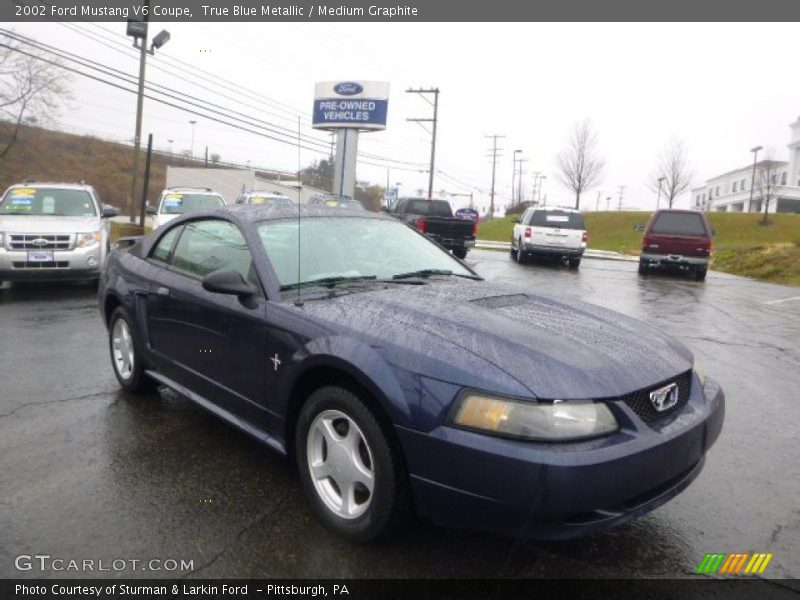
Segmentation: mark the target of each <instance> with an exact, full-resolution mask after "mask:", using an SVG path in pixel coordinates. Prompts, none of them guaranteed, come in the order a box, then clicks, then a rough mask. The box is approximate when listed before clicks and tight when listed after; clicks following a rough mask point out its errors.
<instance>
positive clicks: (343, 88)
mask: <svg viewBox="0 0 800 600" xmlns="http://www.w3.org/2000/svg"><path fill="white" fill-rule="evenodd" d="M333 91H334V92H336V93H337V94H339V95H340V96H355V95H356V94H360V93H361V92H363V91H364V86H362V85H361V84H360V83H356V82H355V81H343V82H342V83H337V84H336V85H335V86H333Z"/></svg>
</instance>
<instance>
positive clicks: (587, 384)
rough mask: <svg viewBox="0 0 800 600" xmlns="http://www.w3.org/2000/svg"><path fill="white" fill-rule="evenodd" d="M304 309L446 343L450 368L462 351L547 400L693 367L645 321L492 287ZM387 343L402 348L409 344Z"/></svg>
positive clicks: (593, 393)
mask: <svg viewBox="0 0 800 600" xmlns="http://www.w3.org/2000/svg"><path fill="white" fill-rule="evenodd" d="M305 307H306V310H308V311H310V312H311V313H316V314H317V316H319V317H323V318H325V317H328V318H329V319H330V320H331V321H334V322H338V323H340V324H341V323H345V324H346V325H344V327H347V328H348V329H350V330H351V331H352V330H359V329H361V330H363V333H364V334H366V335H369V336H372V337H375V336H376V335H377V336H378V337H380V334H379V333H378V334H376V328H375V323H386V324H389V323H402V324H404V325H406V326H407V327H408V328H409V333H408V334H407V335H425V334H427V335H435V336H437V337H438V338H440V339H442V338H443V339H445V340H447V341H448V342H449V343H450V344H452V346H453V353H452V356H451V357H449V358H450V359H451V360H452V361H458V353H459V352H460V351H461V352H463V351H468V352H471V353H473V354H475V355H477V356H480V357H482V358H483V359H484V360H486V361H488V362H490V363H491V364H493V365H494V366H495V367H497V368H499V369H501V370H502V371H504V372H506V373H507V374H508V375H510V376H511V377H513V378H514V379H516V380H517V381H518V382H520V383H521V384H522V385H524V386H525V387H526V388H528V389H529V390H530V391H531V392H532V393H533V394H534V395H535V396H536V397H538V398H543V399H544V398H546V399H564V400H568V399H579V398H611V397H616V396H621V395H624V394H627V393H630V392H633V391H636V390H639V389H642V388H646V387H650V386H652V385H653V384H656V383H659V382H662V381H664V380H666V379H669V378H671V377H674V376H676V375H678V374H680V373H684V372H686V371H687V370H689V369H691V368H692V363H693V357H692V354H691V352H690V351H689V350H688V349H687V348H686V347H685V346H684V345H683V344H681V343H680V342H678V341H676V340H674V339H672V338H670V337H668V336H666V335H664V334H662V333H660V332H658V331H657V330H655V329H654V328H652V327H650V326H649V325H647V324H646V323H643V322H641V321H637V320H635V319H631V318H629V317H627V316H625V315H623V314H620V313H617V312H614V311H610V310H607V309H604V308H601V307H598V306H594V305H592V304H587V303H584V302H577V301H564V300H559V299H555V298H552V297H548V296H543V295H538V294H530V293H526V292H525V291H522V290H519V289H517V288H513V287H509V286H505V285H499V284H494V283H488V282H480V281H475V282H473V281H468V280H457V281H454V282H450V283H438V282H437V283H431V284H429V285H425V286H412V285H409V286H400V285H398V286H396V287H392V288H391V289H388V290H381V291H374V292H364V293H353V294H347V295H342V296H339V297H336V298H332V299H329V300H321V301H311V302H308V303H306V305H305ZM326 320H327V319H326ZM386 329H387V330H391V329H392V328H386ZM415 332H416V333H415ZM390 342H391V343H393V344H395V345H397V344H402V343H403V339H402V336H396V335H394V336H393V337H392V339H391V340H390ZM415 346H417V347H418V346H419V344H415ZM433 346H434V345H432V347H433ZM435 358H436V359H438V360H441V359H442V358H443V357H441V356H437V357H435ZM454 383H459V382H454Z"/></svg>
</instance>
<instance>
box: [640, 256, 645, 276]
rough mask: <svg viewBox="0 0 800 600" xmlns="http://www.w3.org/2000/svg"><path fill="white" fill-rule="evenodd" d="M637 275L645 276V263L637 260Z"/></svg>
mask: <svg viewBox="0 0 800 600" xmlns="http://www.w3.org/2000/svg"><path fill="white" fill-rule="evenodd" d="M639 275H647V263H646V262H645V261H643V260H642V259H639Z"/></svg>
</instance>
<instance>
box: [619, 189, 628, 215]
mask: <svg viewBox="0 0 800 600" xmlns="http://www.w3.org/2000/svg"><path fill="white" fill-rule="evenodd" d="M626 187H628V186H627V185H621V186H619V204H618V205H617V211H621V210H622V193H623V192H624V191H625V188H626Z"/></svg>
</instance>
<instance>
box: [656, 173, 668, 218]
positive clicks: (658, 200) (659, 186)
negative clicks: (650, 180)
mask: <svg viewBox="0 0 800 600" xmlns="http://www.w3.org/2000/svg"><path fill="white" fill-rule="evenodd" d="M665 179H666V177H659V178H658V196H656V210H657V209H658V208H659V207H660V206H661V184H662V183H664V180H665Z"/></svg>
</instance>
